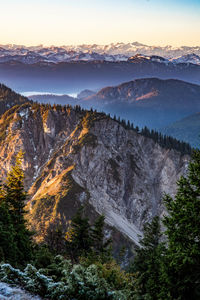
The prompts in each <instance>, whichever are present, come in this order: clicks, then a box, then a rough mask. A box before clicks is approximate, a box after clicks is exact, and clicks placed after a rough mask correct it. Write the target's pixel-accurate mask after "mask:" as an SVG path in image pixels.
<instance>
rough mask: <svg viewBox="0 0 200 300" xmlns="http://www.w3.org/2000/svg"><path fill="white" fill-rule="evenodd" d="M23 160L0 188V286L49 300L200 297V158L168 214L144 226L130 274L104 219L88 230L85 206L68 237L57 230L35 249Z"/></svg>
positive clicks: (70, 226)
mask: <svg viewBox="0 0 200 300" xmlns="http://www.w3.org/2000/svg"><path fill="white" fill-rule="evenodd" d="M22 159H23V154H22V153H21V152H20V153H19V154H18V155H17V156H16V162H15V165H14V166H13V168H12V170H11V171H10V173H9V174H8V176H7V179H6V181H5V182H2V184H1V189H0V262H1V263H0V281H2V282H6V283H12V284H16V285H20V286H22V287H23V288H25V289H26V290H28V291H30V292H32V293H34V294H39V295H41V296H42V297H44V298H48V299H77V300H78V299H124V300H125V299H138V300H139V299H152V300H156V299H161V300H162V299H163V300H166V299H176V300H178V299H183V300H189V299H199V298H200V281H199V278H200V277H199V275H200V230H199V228H200V219H199V215H200V187H199V182H200V151H194V153H193V156H192V160H191V162H190V164H189V168H188V175H187V176H186V177H181V178H180V180H179V181H178V183H177V184H178V190H177V193H176V196H175V198H174V199H172V198H171V197H170V196H169V195H165V197H164V199H163V201H164V203H165V205H166V210H167V214H166V215H165V216H164V217H163V219H162V220H159V218H158V217H157V216H155V217H154V218H153V220H152V223H148V224H146V225H145V226H144V236H143V237H141V241H140V244H141V247H138V248H137V250H136V251H135V253H134V260H133V261H132V262H130V264H129V266H127V267H126V268H125V269H122V267H121V265H120V264H121V260H122V259H123V253H122V256H121V257H118V258H115V259H114V258H113V256H112V240H111V239H110V238H107V237H106V234H105V231H104V217H103V216H99V217H98V218H97V219H96V220H95V222H94V223H93V224H91V223H90V222H89V220H88V218H87V217H86V216H85V215H84V207H80V209H79V210H78V211H77V213H76V214H75V215H74V216H73V217H72V219H71V220H70V221H69V222H68V226H67V228H68V229H67V231H63V228H62V227H61V225H60V224H59V223H56V224H53V225H52V227H51V228H50V229H49V231H48V233H47V236H46V239H45V241H44V242H43V243H42V244H36V243H35V242H34V233H33V232H30V230H29V229H28V223H27V221H26V219H25V215H26V211H25V209H24V207H25V202H26V196H27V195H26V192H25V191H24V185H23V181H24V174H23V170H22V166H21V161H22ZM163 225H164V230H161V227H163ZM122 252H123V251H122Z"/></svg>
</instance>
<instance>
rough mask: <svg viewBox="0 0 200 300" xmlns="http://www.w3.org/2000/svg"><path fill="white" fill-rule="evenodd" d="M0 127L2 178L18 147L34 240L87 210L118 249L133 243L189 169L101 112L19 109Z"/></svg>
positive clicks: (185, 158) (178, 158)
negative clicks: (125, 240)
mask: <svg viewBox="0 0 200 300" xmlns="http://www.w3.org/2000/svg"><path fill="white" fill-rule="evenodd" d="M8 118H9V119H8ZM0 122H1V124H7V126H4V127H2V129H1V130H4V134H3V136H2V140H1V144H0V167H1V175H2V176H3V177H5V176H6V174H7V172H8V171H9V170H10V168H11V165H12V163H13V161H14V156H15V155H16V153H17V152H18V151H19V150H20V149H22V151H24V153H25V154H24V160H23V168H24V171H25V187H26V189H27V191H28V193H29V201H28V203H27V209H28V220H29V221H30V223H31V226H32V228H33V229H34V230H36V232H37V237H38V240H42V239H43V238H44V235H45V233H46V231H47V229H48V227H49V225H50V224H51V223H52V222H55V221H56V220H60V221H61V222H62V224H63V226H65V224H66V223H67V221H68V220H69V219H71V217H72V215H73V214H74V213H75V212H76V210H77V208H78V207H80V205H81V204H84V205H85V207H86V213H87V214H88V215H89V217H90V218H91V219H94V218H95V217H96V216H97V215H98V214H104V215H105V217H106V223H107V224H108V225H109V226H108V228H113V229H112V230H111V229H109V230H111V231H112V232H114V231H115V236H114V239H115V242H116V243H117V242H118V241H119V240H120V241H122V239H123V238H128V240H130V241H132V242H134V244H138V234H141V233H142V230H143V225H144V223H145V222H147V221H149V220H151V219H152V217H153V216H154V215H156V214H159V215H161V214H163V211H164V208H163V204H162V195H163V194H164V193H165V192H166V193H169V194H171V195H174V193H175V191H176V181H177V180H178V178H179V177H180V175H181V174H184V173H185V172H186V169H187V164H188V160H189V157H188V156H183V155H181V154H180V153H179V152H176V151H174V150H169V149H164V148H161V147H160V146H159V145H158V144H156V143H155V142H154V141H153V140H152V139H149V138H146V137H144V136H142V135H140V134H138V133H137V132H135V131H133V130H128V129H125V128H124V127H123V126H122V125H121V124H119V123H118V122H117V121H114V120H112V119H110V118H109V117H107V116H105V115H104V114H97V113H93V112H86V111H81V110H80V109H79V108H77V109H76V110H75V109H71V108H62V107H54V108H52V107H48V106H39V105H36V104H34V105H32V106H31V105H30V104H24V105H22V106H18V107H15V109H14V110H12V111H11V112H10V114H7V115H4V116H3V117H2V119H1V120H0ZM6 122H7V123H6ZM113 234H114V233H113Z"/></svg>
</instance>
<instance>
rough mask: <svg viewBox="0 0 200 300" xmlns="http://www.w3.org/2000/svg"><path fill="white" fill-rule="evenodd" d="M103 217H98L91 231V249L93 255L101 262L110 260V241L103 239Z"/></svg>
mask: <svg viewBox="0 0 200 300" xmlns="http://www.w3.org/2000/svg"><path fill="white" fill-rule="evenodd" d="M104 226H105V217H104V216H103V215H101V216H99V217H98V218H97V219H96V221H95V223H94V226H93V227H92V229H91V239H92V248H93V251H94V253H95V255H96V256H97V255H98V256H100V257H101V259H102V260H103V261H109V260H111V247H110V246H111V243H112V241H111V239H110V238H109V239H105V235H104Z"/></svg>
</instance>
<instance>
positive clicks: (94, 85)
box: [0, 55, 200, 94]
mask: <svg viewBox="0 0 200 300" xmlns="http://www.w3.org/2000/svg"><path fill="white" fill-rule="evenodd" d="M23 59H25V58H24V57H23ZM192 59H193V60H195V59H196V61H197V57H196V56H194V55H190V63H189V62H186V60H185V58H183V61H184V62H183V63H180V60H179V61H178V62H177V63H174V62H172V61H170V60H169V59H165V58H163V57H160V56H155V55H153V56H144V55H135V56H132V57H129V58H128V59H127V61H114V62H113V61H106V60H95V61H90V60H76V61H68V62H66V61H65V62H58V63H53V62H48V61H39V62H37V63H34V64H27V63H24V62H20V61H17V60H16V61H13V60H12V61H7V62H1V63H0V82H2V83H4V84H5V85H8V86H10V87H11V88H13V89H15V90H17V91H18V92H21V93H22V92H29V91H41V92H50V93H59V94H71V93H79V92H80V91H81V90H84V89H89V90H99V89H101V88H103V87H105V86H113V85H118V84H120V83H122V82H128V81H131V80H134V79H137V78H152V77H157V78H161V79H171V78H173V79H179V80H184V81H188V82H191V83H195V84H200V65H198V64H194V63H191V61H192ZM188 61H189V58H188Z"/></svg>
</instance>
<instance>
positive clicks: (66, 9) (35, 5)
mask: <svg viewBox="0 0 200 300" xmlns="http://www.w3.org/2000/svg"><path fill="white" fill-rule="evenodd" d="M1 2H2V3H1ZM0 4H1V18H0V28H1V33H0V44H7V43H11V44H12V43H13V44H25V45H36V44H44V45H53V44H54V45H64V44H65V45H68V44H83V43H86V44H87V43H88V44H91V43H97V44H107V43H111V42H133V41H138V42H141V43H145V44H151V45H152V44H153V45H169V44H170V45H173V46H180V45H189V46H195V45H200V0H190V1H188V0H123V1H121V0H115V1H114V0H107V1H106V0H26V1H25V0H18V1H16V0H6V1H4V0H0Z"/></svg>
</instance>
